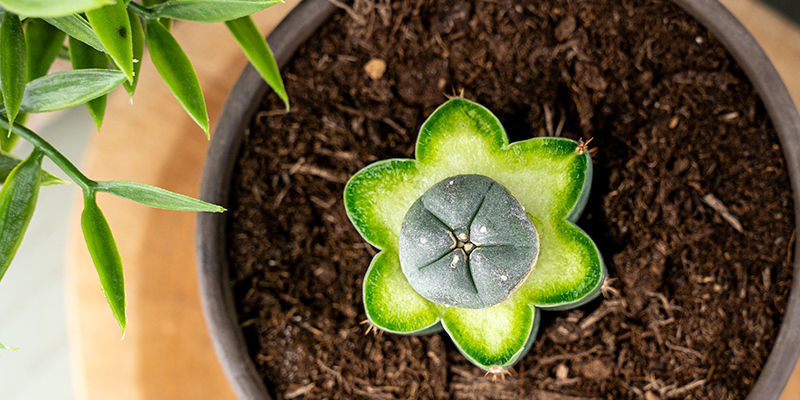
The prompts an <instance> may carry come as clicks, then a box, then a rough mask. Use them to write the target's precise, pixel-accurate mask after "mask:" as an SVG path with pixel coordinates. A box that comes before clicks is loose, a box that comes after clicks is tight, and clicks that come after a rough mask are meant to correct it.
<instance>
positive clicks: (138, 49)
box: [124, 10, 144, 96]
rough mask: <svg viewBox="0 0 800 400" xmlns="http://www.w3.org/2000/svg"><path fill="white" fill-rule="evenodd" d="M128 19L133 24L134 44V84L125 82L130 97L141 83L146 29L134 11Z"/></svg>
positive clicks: (132, 37)
mask: <svg viewBox="0 0 800 400" xmlns="http://www.w3.org/2000/svg"><path fill="white" fill-rule="evenodd" d="M128 19H130V23H131V40H132V44H133V82H125V84H124V86H125V90H126V91H128V95H130V96H133V92H134V91H135V90H136V83H138V82H139V71H140V70H141V69H142V57H144V29H143V28H142V21H140V20H139V17H138V16H137V15H136V14H134V13H133V12H132V11H130V10H129V11H128Z"/></svg>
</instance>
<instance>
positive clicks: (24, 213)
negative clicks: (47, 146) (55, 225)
mask: <svg viewBox="0 0 800 400" xmlns="http://www.w3.org/2000/svg"><path fill="white" fill-rule="evenodd" d="M42 156H43V154H42V153H41V152H40V151H38V150H34V151H33V152H32V153H31V155H30V156H29V157H28V158H27V159H25V161H23V162H21V163H19V164H18V165H17V166H16V167H15V168H14V169H13V170H12V171H11V173H10V174H9V175H8V177H7V178H6V180H5V182H4V183H3V189H2V190H0V279H2V278H3V275H5V273H6V270H8V266H9V265H11V260H13V259H14V255H15V254H16V253H17V249H18V248H19V245H20V243H22V237H23V236H24V235H25V231H26V230H27V229H28V224H29V223H30V222H31V217H32V216H33V210H34V209H35V208H36V199H37V198H38V197H39V186H40V179H39V176H40V173H41V172H40V171H41V169H42Z"/></svg>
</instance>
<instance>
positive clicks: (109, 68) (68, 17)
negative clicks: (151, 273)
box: [0, 0, 289, 350]
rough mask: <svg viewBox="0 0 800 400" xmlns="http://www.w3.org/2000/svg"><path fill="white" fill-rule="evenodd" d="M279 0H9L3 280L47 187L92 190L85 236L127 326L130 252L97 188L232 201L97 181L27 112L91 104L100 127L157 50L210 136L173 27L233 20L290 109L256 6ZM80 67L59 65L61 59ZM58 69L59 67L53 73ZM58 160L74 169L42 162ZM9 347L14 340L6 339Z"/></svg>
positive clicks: (3, 15) (157, 197) (143, 199)
mask: <svg viewBox="0 0 800 400" xmlns="http://www.w3.org/2000/svg"><path fill="white" fill-rule="evenodd" d="M276 3H277V2H276V1H261V0H257V1H246V2H238V1H237V2H229V1H203V2H186V1H164V0H144V1H142V2H131V1H123V0H118V1H117V0H85V1H79V0H71V1H59V2H44V3H43V2H35V1H28V0H2V1H0V19H1V20H2V22H1V23H0V89H2V90H1V92H2V95H1V96H0V100H1V105H0V107H2V109H1V110H0V114H2V115H0V126H2V129H3V130H4V134H3V135H0V147H2V151H0V178H1V179H0V180H2V190H1V191H0V279H1V278H2V276H3V275H4V273H5V272H6V270H7V269H8V268H9V266H10V264H11V262H12V260H13V258H14V256H15V254H16V251H17V249H18V247H19V245H20V243H21V241H22V239H23V236H24V234H25V231H26V229H27V226H28V223H29V222H30V220H31V217H32V215H33V213H34V209H35V207H36V202H37V198H38V195H39V189H40V187H42V186H48V185H54V184H62V183H68V182H69V181H71V182H73V183H75V184H76V185H77V186H78V187H79V188H80V189H81V191H82V192H83V199H84V209H83V213H82V214H81V227H82V229H83V236H84V238H85V242H86V245H87V248H88V250H89V253H90V255H91V258H92V261H93V262H94V266H95V268H96V270H97V273H98V276H99V278H100V284H101V288H102V290H103V292H104V294H105V297H106V300H107V301H108V304H109V306H110V308H111V311H112V314H113V316H114V318H115V319H116V321H117V323H118V324H119V326H120V328H121V329H122V332H123V335H124V332H125V328H126V324H127V320H126V310H125V308H126V299H125V287H124V277H123V270H122V260H121V258H120V255H119V252H118V250H117V245H116V242H115V240H114V237H113V235H112V232H111V230H110V227H109V225H108V223H107V221H106V218H105V216H104V215H103V213H102V211H101V210H100V208H99V207H98V205H97V201H96V197H97V193H104V192H105V193H111V194H114V195H116V196H119V197H123V198H126V199H129V200H133V201H135V202H138V203H141V204H144V205H147V206H150V207H157V208H164V209H171V210H184V211H200V212H222V211H224V209H223V208H222V207H219V206H217V205H213V204H209V203H206V202H203V201H200V200H197V199H193V198H191V197H188V196H184V195H180V194H177V193H172V192H169V191H167V190H164V189H161V188H158V187H153V186H149V185H145V184H140V183H135V182H126V181H94V180H92V179H89V178H88V177H86V176H85V175H84V174H83V173H82V172H81V171H80V170H79V169H78V168H77V167H76V166H75V165H74V164H72V162H71V161H70V160H68V159H67V158H66V157H64V156H63V155H62V154H61V153H60V152H59V151H58V149H56V148H55V147H54V146H52V145H51V144H50V143H48V142H47V141H46V140H44V139H43V138H42V137H40V136H39V135H38V134H36V132H34V131H32V130H30V129H28V128H26V127H25V126H24V122H25V120H26V117H27V116H28V115H30V114H33V113H42V112H51V111H57V110H62V109H66V108H70V107H74V106H78V105H83V104H85V105H86V106H87V109H88V111H89V114H90V116H91V117H92V119H93V120H94V121H95V123H96V125H97V128H98V130H99V129H100V127H101V125H102V122H103V119H104V114H105V106H106V95H107V93H109V92H111V91H112V90H114V89H116V88H118V87H124V89H125V90H126V91H127V92H128V94H129V95H130V96H133V94H134V92H135V90H136V86H137V82H138V79H139V71H140V66H141V63H140V60H141V59H142V57H143V56H144V55H145V50H147V52H148V53H149V54H150V56H151V58H152V60H153V63H154V65H155V66H156V69H157V70H158V72H159V74H160V75H161V77H162V78H163V80H164V82H165V83H166V85H167V86H168V88H169V89H170V91H171V92H172V94H173V95H174V96H175V99H176V100H177V101H178V102H179V103H180V104H181V106H183V108H184V109H185V110H186V112H187V113H188V114H189V115H190V117H191V118H192V119H193V120H194V121H195V122H196V123H197V124H198V125H199V126H200V127H201V129H203V130H204V131H205V132H206V135H207V136H208V130H209V119H208V114H207V112H206V106H205V100H204V98H203V93H202V91H201V88H200V85H199V82H198V80H197V76H196V75H195V72H194V69H193V67H192V64H191V62H190V60H189V59H188V57H187V56H186V54H185V53H184V52H183V50H182V48H181V46H180V44H179V43H178V42H177V41H176V40H175V38H174V37H173V36H172V34H171V32H170V31H171V25H172V21H173V20H185V21H194V22H225V23H226V25H227V27H228V28H229V30H230V32H231V33H232V35H233V36H234V37H235V38H236V40H237V42H238V43H239V45H240V46H241V47H242V49H243V50H244V52H245V53H246V55H247V56H248V58H249V59H250V60H251V62H252V63H253V65H255V66H256V67H257V68H258V70H259V72H260V74H261V75H262V76H263V79H264V80H265V81H268V82H269V85H270V86H271V87H273V88H274V90H275V92H276V93H277V94H278V95H279V97H280V98H281V99H282V101H283V102H284V104H285V107H286V108H287V109H288V107H289V102H288V98H287V96H286V93H285V91H284V89H283V83H282V81H281V78H280V75H279V73H278V69H277V65H276V63H275V60H274V59H273V57H272V53H271V51H270V50H269V47H268V46H267V43H266V41H265V40H264V38H263V37H262V36H261V34H260V33H259V32H258V30H257V29H256V27H255V25H254V23H253V21H252V19H251V18H250V14H252V13H254V12H256V11H259V10H262V9H265V8H267V7H269V6H271V5H273V4H276ZM59 57H60V58H63V59H65V60H67V61H69V63H70V64H71V66H72V69H71V70H68V71H58V72H50V69H51V65H52V64H53V63H54V62H55V60H56V59H57V58H59ZM49 72H50V73H49ZM20 138H21V139H23V140H24V141H27V142H29V143H30V144H31V145H32V146H33V150H32V151H31V153H30V154H29V155H28V156H27V158H26V159H25V160H20V159H18V158H16V157H15V156H13V155H12V154H11V153H10V152H11V151H12V150H13V149H14V147H15V144H16V142H17V141H18V139H20ZM45 157H46V158H49V159H50V160H52V161H53V163H54V164H55V165H56V166H57V167H58V168H59V169H60V170H61V171H62V172H63V173H64V174H66V176H67V177H68V180H62V179H60V178H58V177H56V176H54V175H52V174H50V173H48V172H46V171H43V170H42V168H41V165H42V160H43V158H45ZM0 349H3V350H5V349H8V347H6V346H3V345H2V344H0Z"/></svg>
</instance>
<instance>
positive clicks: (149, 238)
mask: <svg viewBox="0 0 800 400" xmlns="http://www.w3.org/2000/svg"><path fill="white" fill-rule="evenodd" d="M296 3H297V0H290V1H289V2H288V4H284V5H278V6H275V7H272V8H270V9H268V10H266V11H264V12H261V13H259V14H257V16H256V20H257V24H258V25H259V27H260V28H261V29H262V31H264V32H267V31H269V30H271V29H272V28H273V27H274V26H275V25H276V24H277V22H278V21H279V20H280V19H281V18H282V17H283V16H284V15H285V14H286V13H287V12H288V11H289V10H290V9H291V7H293V5H295V4H296ZM723 3H726V5H728V6H729V8H730V9H731V10H732V11H733V12H734V13H735V14H736V15H737V16H739V17H740V18H741V19H742V21H743V22H744V24H745V25H746V26H748V28H749V29H751V32H753V34H754V35H755V36H756V38H757V39H758V40H759V42H760V43H761V44H762V45H763V46H764V48H765V50H766V51H767V53H768V54H769V55H770V57H771V58H772V60H773V62H774V63H775V65H776V66H777V68H778V70H779V71H780V72H781V74H782V76H783V77H784V79H785V81H786V83H787V85H788V86H789V89H790V91H791V93H792V95H793V96H794V98H795V99H800V74H798V73H797V72H798V69H797V68H798V67H797V66H798V65H800V29H797V27H795V26H793V25H791V24H790V23H788V22H787V21H785V20H783V19H782V18H780V17H779V16H778V15H777V14H775V13H773V12H771V11H770V10H768V9H766V8H764V7H763V6H761V5H760V4H758V3H755V2H754V1H752V0H726V1H723ZM174 33H175V36H176V37H177V39H178V41H179V42H180V43H181V44H183V45H184V48H185V50H186V52H187V53H188V54H189V57H190V58H191V59H192V60H193V61H194V65H195V68H196V69H197V74H198V76H199V78H200V81H201V85H202V87H203V90H204V92H205V94H206V100H207V105H208V111H209V115H210V117H211V120H212V123H213V122H214V121H216V120H218V118H219V114H220V110H221V109H222V105H223V103H224V101H225V99H226V97H227V95H228V93H229V91H230V89H231V88H232V87H233V84H234V82H235V80H236V78H237V77H238V74H239V72H240V71H241V70H242V68H243V67H244V65H245V63H246V60H245V58H244V56H243V55H242V54H241V51H240V50H239V48H238V47H237V46H236V44H235V43H234V41H233V39H232V38H231V37H230V35H229V34H228V32H227V30H226V28H225V26H224V25H222V24H213V25H206V24H203V25H201V24H189V23H182V24H177V25H176V26H175V29H174ZM141 76H142V79H141V80H140V82H139V89H138V91H137V94H136V96H135V98H134V101H135V107H132V106H131V105H130V104H129V101H128V98H127V95H126V94H125V93H123V92H122V91H121V90H118V91H117V93H115V94H114V95H113V96H111V99H110V101H109V105H108V110H107V118H106V122H105V125H104V127H103V133H102V134H101V135H98V136H95V137H94V138H93V140H92V143H91V146H90V149H89V151H88V159H87V160H86V163H85V170H86V172H87V173H88V175H89V176H90V177H92V178H95V179H126V180H132V181H137V182H143V183H148V184H152V185H157V186H161V187H164V188H167V189H170V190H173V191H176V192H180V193H184V194H188V195H197V191H198V186H199V182H200V171H201V167H202V164H203V159H204V157H205V154H206V150H207V148H208V141H207V140H206V139H205V137H204V135H203V133H202V131H201V130H200V129H199V128H198V127H197V126H196V125H195V124H194V123H193V122H192V121H191V120H190V119H189V117H188V116H186V114H185V113H184V112H183V110H182V109H181V107H180V106H179V105H178V103H177V102H176V101H175V100H174V99H173V97H172V95H171V94H170V93H169V91H168V89H167V88H166V86H165V85H164V83H163V82H161V80H160V79H158V78H157V73H156V71H155V68H154V67H153V65H152V63H150V62H149V59H145V60H144V64H143V66H142V71H141ZM99 201H100V203H101V207H102V208H103V210H104V212H105V214H106V217H107V218H108V220H109V222H110V224H111V227H112V229H113V230H114V233H115V235H116V238H117V242H118V244H119V247H120V252H121V253H122V258H123V260H124V262H125V265H126V270H125V276H126V284H127V292H128V331H127V334H126V337H125V339H124V340H119V336H118V334H119V328H118V327H117V326H116V323H115V322H114V319H113V318H112V317H111V313H110V311H109V309H108V306H107V305H106V302H105V300H104V298H103V295H102V294H101V292H100V289H99V287H98V281H97V275H96V273H95V271H94V268H93V267H92V263H91V260H90V259H89V256H88V254H87V252H86V250H85V245H84V243H83V240H82V237H81V235H80V227H79V214H80V212H79V211H80V210H79V208H80V202H79V199H78V196H77V193H76V202H75V203H76V207H75V210H74V212H73V232H74V233H73V235H72V237H71V243H70V248H71V249H72V251H71V253H70V255H69V262H68V264H69V267H68V291H69V295H68V300H67V301H68V307H69V310H70V316H69V322H70V345H71V348H72V354H73V368H72V370H73V379H74V381H75V393H76V398H77V399H119V400H125V399H147V400H156V399H215V400H222V399H233V398H234V395H233V392H232V391H231V389H230V387H229V385H228V383H227V381H226V379H225V377H224V375H223V373H222V370H221V368H220V366H219V364H218V363H217V360H216V356H215V354H214V350H213V348H212V347H211V341H210V339H209V336H208V332H207V330H206V326H205V322H204V321H203V315H202V310H201V307H200V299H199V293H198V288H197V279H196V271H195V257H194V227H195V216H194V214H192V213H180V212H170V211H162V210H155V209H151V208H147V207H143V206H139V205H136V204H133V203H131V202H127V201H125V200H121V199H118V198H112V197H110V196H100V199H99ZM781 400H800V369H798V370H796V371H795V373H794V376H793V377H792V380H791V382H790V383H789V386H787V389H786V391H785V393H784V395H783V396H782V397H781Z"/></svg>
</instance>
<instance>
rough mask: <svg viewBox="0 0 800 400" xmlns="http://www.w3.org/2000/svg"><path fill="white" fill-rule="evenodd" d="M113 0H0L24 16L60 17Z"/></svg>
mask: <svg viewBox="0 0 800 400" xmlns="http://www.w3.org/2000/svg"><path fill="white" fill-rule="evenodd" d="M112 1H113V0H68V1H67V0H0V5H2V6H3V8H5V9H6V10H8V11H11V12H13V13H15V14H19V15H24V16H26V17H60V16H64V15H68V14H72V13H77V12H82V11H86V10H91V9H93V8H97V7H100V6H102V5H104V4H109V3H111V2H112Z"/></svg>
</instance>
